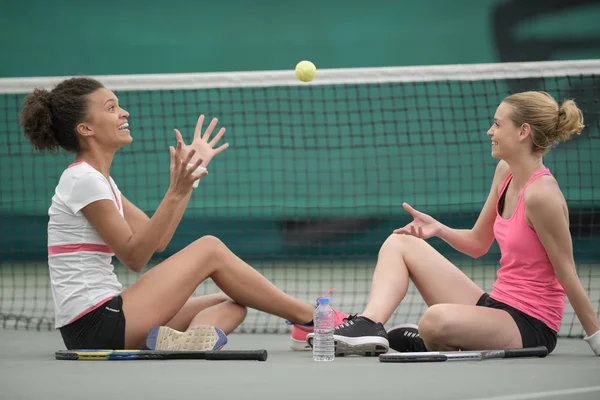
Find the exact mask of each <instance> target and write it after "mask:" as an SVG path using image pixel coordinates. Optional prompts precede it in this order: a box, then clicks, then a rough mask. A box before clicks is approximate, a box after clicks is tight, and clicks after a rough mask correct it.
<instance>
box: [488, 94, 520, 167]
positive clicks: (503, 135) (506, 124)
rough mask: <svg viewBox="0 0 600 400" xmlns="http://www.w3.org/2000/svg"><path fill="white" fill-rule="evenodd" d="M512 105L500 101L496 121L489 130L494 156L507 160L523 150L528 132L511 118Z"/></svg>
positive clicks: (495, 115) (495, 116)
mask: <svg viewBox="0 0 600 400" xmlns="http://www.w3.org/2000/svg"><path fill="white" fill-rule="evenodd" d="M512 111H513V110H512V106H511V105H509V104H507V103H504V102H503V103H500V105H499V106H498V108H497V109H496V113H495V114H494V123H493V124H492V126H491V127H490V129H489V130H488V131H487V135H488V136H489V137H490V139H491V141H492V143H491V145H492V157H494V158H499V159H503V160H506V159H507V158H510V157H512V156H514V155H516V154H519V153H521V152H523V151H524V150H525V149H526V148H527V147H526V145H525V146H524V142H525V139H526V138H527V136H528V134H527V133H528V132H526V130H524V129H522V128H523V127H521V126H517V125H515V123H514V122H513V121H512V119H511V112H512Z"/></svg>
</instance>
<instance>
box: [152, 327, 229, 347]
mask: <svg viewBox="0 0 600 400" xmlns="http://www.w3.org/2000/svg"><path fill="white" fill-rule="evenodd" d="M226 343H227V335H225V333H224V332H223V331H222V330H220V329H219V328H215V327H214V326H208V325H200V326H194V327H192V328H189V329H188V330H187V331H185V332H179V331H176V330H175V329H171V328H169V327H166V326H155V327H153V328H152V329H150V332H148V335H147V336H146V347H148V348H149V349H150V350H165V351H212V350H220V349H221V348H222V347H223V346H225V344H226Z"/></svg>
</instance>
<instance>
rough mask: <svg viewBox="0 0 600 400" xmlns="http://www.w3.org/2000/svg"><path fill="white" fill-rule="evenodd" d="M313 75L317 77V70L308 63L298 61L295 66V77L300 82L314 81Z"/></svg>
mask: <svg viewBox="0 0 600 400" xmlns="http://www.w3.org/2000/svg"><path fill="white" fill-rule="evenodd" d="M315 75H317V68H316V67H315V64H313V63H311V62H310V61H306V60H304V61H300V62H299V63H298V64H297V65H296V77H297V78H298V79H300V80H301V81H302V82H310V81H312V80H313V79H315Z"/></svg>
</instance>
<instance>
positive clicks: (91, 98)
mask: <svg viewBox="0 0 600 400" xmlns="http://www.w3.org/2000/svg"><path fill="white" fill-rule="evenodd" d="M87 100H88V110H87V111H88V112H87V118H86V119H85V121H84V122H81V123H80V124H78V125H77V132H78V133H79V134H80V135H81V136H82V137H83V139H84V141H86V142H87V144H88V145H89V146H93V145H98V146H101V147H102V148H104V149H106V150H113V151H115V150H117V149H119V148H121V147H123V146H126V145H128V144H129V143H131V142H132V141H133V139H132V137H131V132H130V131H129V129H128V128H129V124H128V122H127V118H128V117H129V113H128V112H127V111H125V110H124V109H123V108H121V107H120V106H119V100H118V98H117V96H115V94H114V93H113V92H112V91H110V90H108V89H105V88H101V89H98V90H96V91H94V92H93V93H91V94H89V95H88V96H87ZM92 143H93V144H92Z"/></svg>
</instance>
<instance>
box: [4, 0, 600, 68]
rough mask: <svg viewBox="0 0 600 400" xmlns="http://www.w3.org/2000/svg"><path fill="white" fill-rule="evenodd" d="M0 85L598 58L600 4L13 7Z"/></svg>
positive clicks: (226, 0)
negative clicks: (39, 79)
mask: <svg viewBox="0 0 600 400" xmlns="http://www.w3.org/2000/svg"><path fill="white" fill-rule="evenodd" d="M2 3H3V4H2V7H1V11H0V49H1V54H2V58H3V62H2V63H0V77H16V76H49V75H74V74H86V75H97V74H102V75H105V74H139V73H175V72H205V71H239V70H270V69H291V68H293V67H294V65H295V64H296V63H297V62H298V61H299V60H302V59H310V60H312V61H313V62H314V63H315V64H316V65H317V67H319V68H342V67H373V66H399V65H423V64H454V63H481V62H497V61H515V60H545V59H569V58H571V59H573V58H591V57H597V56H598V54H600V43H599V41H600V25H599V24H598V23H597V22H598V21H599V20H600V4H598V2H594V1H582V0H571V1H568V2H567V1H564V0H562V1H555V0H550V1H544V2H541V1H540V2H537V1H530V2H527V1H503V0H454V1H446V0H428V1H410V2H408V1H397V0H396V1H390V0H376V1H373V2H365V1H362V0H361V1H357V0H345V1H338V0H329V1H324V0H305V1H302V2H291V1H281V0H254V1H250V0H221V1H192V0H186V1H181V0H173V1H169V2H164V1H157V0H145V1H133V0H121V1H118V2H113V3H110V2H109V3H106V2H97V1H96V2H91V1H80V0H62V1H60V0H58V1H46V0H23V1H19V2H8V1H3V2H2Z"/></svg>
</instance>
